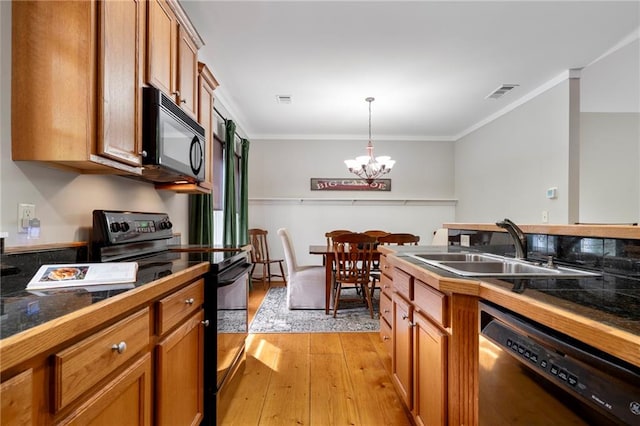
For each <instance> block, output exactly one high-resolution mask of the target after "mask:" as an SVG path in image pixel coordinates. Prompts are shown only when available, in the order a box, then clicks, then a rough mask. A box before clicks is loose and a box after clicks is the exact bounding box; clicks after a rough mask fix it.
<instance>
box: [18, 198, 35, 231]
mask: <svg viewBox="0 0 640 426" xmlns="http://www.w3.org/2000/svg"><path fill="white" fill-rule="evenodd" d="M34 217H36V205H35V204H25V203H20V204H18V233H19V234H26V233H27V232H29V221H30V220H31V219H33V218H34Z"/></svg>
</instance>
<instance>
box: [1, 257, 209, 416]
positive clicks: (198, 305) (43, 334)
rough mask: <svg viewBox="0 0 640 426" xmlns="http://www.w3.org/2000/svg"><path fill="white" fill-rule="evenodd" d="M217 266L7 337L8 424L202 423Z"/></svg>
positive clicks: (4, 395) (4, 399) (4, 397)
mask: <svg viewBox="0 0 640 426" xmlns="http://www.w3.org/2000/svg"><path fill="white" fill-rule="evenodd" d="M208 268H209V265H208V263H204V262H203V263H202V264H199V265H195V266H193V267H192V268H188V269H185V271H184V272H183V273H182V274H180V273H178V274H176V277H174V278H169V279H167V278H163V279H161V280H158V281H157V284H154V283H149V284H146V285H144V286H140V287H138V288H136V289H133V290H130V292H129V293H127V292H125V293H122V294H119V295H117V296H115V297H114V298H111V299H107V300H105V301H101V302H98V303H95V304H94V305H91V306H85V307H83V309H80V310H78V311H77V312H72V313H70V314H67V315H65V316H62V317H59V318H57V319H56V320H54V321H51V322H50V323H44V324H42V325H41V326H39V327H34V328H33V329H31V330H27V331H26V332H23V333H18V334H15V335H13V336H9V337H7V338H5V339H2V341H0V351H2V354H3V357H2V363H0V367H1V370H2V371H1V373H2V378H3V381H2V384H0V396H1V406H0V424H2V425H5V424H6V425H44V426H48V425H54V424H55V425H105V426H106V425H109V426H111V425H140V426H144V425H152V424H154V425H155V424H158V425H171V426H174V425H198V424H200V422H201V421H202V419H203V405H204V397H203V396H204V383H203V382H204V376H203V367H204V326H205V325H204V324H203V319H204V310H203V301H204V279H203V278H202V275H203V274H204V273H206V272H207V271H208ZM102 302H104V303H102ZM102 324H103V325H102Z"/></svg>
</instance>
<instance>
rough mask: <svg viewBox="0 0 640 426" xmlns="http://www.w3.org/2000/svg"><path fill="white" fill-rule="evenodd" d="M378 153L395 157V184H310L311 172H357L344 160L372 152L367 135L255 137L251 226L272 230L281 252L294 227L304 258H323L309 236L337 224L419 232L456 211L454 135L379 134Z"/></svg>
mask: <svg viewBox="0 0 640 426" xmlns="http://www.w3.org/2000/svg"><path fill="white" fill-rule="evenodd" d="M373 143H374V147H375V154H377V155H383V154H384V155H389V156H391V157H392V158H393V159H395V160H396V161H397V162H396V165H395V167H394V169H393V170H392V171H391V173H390V174H388V175H387V176H386V177H388V178H390V179H391V191H389V192H374V191H364V192H363V191H311V189H310V179H311V178H343V177H344V178H350V177H351V176H350V174H349V172H348V171H347V169H346V167H345V165H344V163H343V161H344V160H345V159H347V158H353V157H355V156H357V155H364V154H365V147H366V141H365V140H360V141H339V140H333V141H326V140H324V141H315V140H286V141H252V142H251V149H250V152H249V170H250V173H249V198H250V203H249V226H250V227H258V228H264V229H267V230H268V231H269V243H270V247H272V249H271V252H272V257H273V256H282V255H283V251H282V247H281V244H280V241H279V240H278V238H277V235H276V231H277V229H278V228H281V227H285V228H288V229H289V231H290V233H291V237H292V239H293V241H294V245H295V249H296V253H297V256H298V261H299V262H300V263H308V264H311V263H316V264H319V263H320V261H321V259H319V258H318V257H317V256H315V257H314V256H312V255H309V254H308V247H309V245H310V244H324V243H325V238H324V233H325V232H327V231H329V230H332V229H351V230H354V231H364V230H367V229H383V230H387V231H389V232H410V233H413V234H418V235H420V237H421V242H422V243H424V244H430V243H431V238H432V235H433V231H435V230H436V229H437V228H439V227H440V226H441V224H442V223H444V222H449V221H452V220H453V219H454V217H455V200H453V198H454V196H453V195H454V189H453V143H452V142H425V141H417V142H416V141H412V142H407V141H402V142H401V141H376V140H375V135H374V142H373Z"/></svg>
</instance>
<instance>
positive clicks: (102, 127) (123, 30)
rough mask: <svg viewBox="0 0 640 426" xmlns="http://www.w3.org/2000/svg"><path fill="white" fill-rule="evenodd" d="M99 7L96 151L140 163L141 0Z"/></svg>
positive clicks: (114, 157) (110, 2) (128, 162)
mask: <svg viewBox="0 0 640 426" xmlns="http://www.w3.org/2000/svg"><path fill="white" fill-rule="evenodd" d="M99 4H100V9H99V14H98V15H99V22H100V24H99V42H100V55H99V58H100V61H99V66H98V71H99V73H100V77H101V78H100V81H99V84H98V117H100V119H99V120H98V142H97V153H98V154H99V155H103V156H105V157H110V158H113V159H116V160H119V161H121V162H125V163H127V164H130V165H133V166H139V165H141V163H142V159H141V156H140V154H139V152H140V142H141V126H140V118H141V97H140V94H141V90H140V84H139V82H140V49H141V46H140V39H141V31H142V30H141V26H142V25H143V22H144V21H143V17H144V14H143V12H144V3H143V2H142V0H126V1H104V2H100V3H99Z"/></svg>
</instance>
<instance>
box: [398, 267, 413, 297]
mask: <svg viewBox="0 0 640 426" xmlns="http://www.w3.org/2000/svg"><path fill="white" fill-rule="evenodd" d="M393 288H394V289H395V291H396V292H398V293H399V294H401V295H402V296H403V297H404V298H405V299H407V300H413V277H412V276H411V275H409V274H407V273H406V272H404V271H401V270H399V269H394V271H393Z"/></svg>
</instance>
